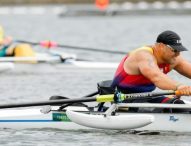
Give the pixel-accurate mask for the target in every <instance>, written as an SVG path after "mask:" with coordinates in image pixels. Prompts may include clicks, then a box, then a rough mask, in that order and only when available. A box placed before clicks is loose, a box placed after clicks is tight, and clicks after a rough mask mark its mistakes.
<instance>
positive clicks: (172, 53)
mask: <svg viewBox="0 0 191 146" xmlns="http://www.w3.org/2000/svg"><path fill="white" fill-rule="evenodd" d="M164 51H165V54H164V59H165V61H166V62H167V63H174V62H175V61H176V58H177V57H178V56H179V55H180V51H177V50H175V49H173V48H172V47H171V46H169V45H165V44H164Z"/></svg>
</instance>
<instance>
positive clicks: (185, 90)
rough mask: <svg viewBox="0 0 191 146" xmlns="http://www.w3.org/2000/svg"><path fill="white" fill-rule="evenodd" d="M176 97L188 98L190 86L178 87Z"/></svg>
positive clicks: (190, 90)
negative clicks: (183, 96)
mask: <svg viewBox="0 0 191 146" xmlns="http://www.w3.org/2000/svg"><path fill="white" fill-rule="evenodd" d="M177 91H178V96H182V95H185V96H190V95H191V86H187V85H179V86H178V88H177Z"/></svg>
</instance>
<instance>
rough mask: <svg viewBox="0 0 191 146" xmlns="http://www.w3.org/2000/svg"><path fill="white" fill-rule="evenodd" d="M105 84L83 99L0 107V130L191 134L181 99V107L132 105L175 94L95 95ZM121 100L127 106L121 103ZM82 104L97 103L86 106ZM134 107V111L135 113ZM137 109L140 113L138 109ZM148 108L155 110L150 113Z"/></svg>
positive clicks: (189, 106) (57, 98)
mask: <svg viewBox="0 0 191 146" xmlns="http://www.w3.org/2000/svg"><path fill="white" fill-rule="evenodd" d="M109 83H110V81H103V82H100V83H98V91H96V92H94V93H91V94H88V95H86V96H84V97H83V98H75V99H69V98H67V97H63V96H53V97H51V98H50V100H48V101H38V102H26V103H12V104H3V105H0V109H1V110H0V128H13V129H26V128H56V129H62V130H80V129H92V128H95V129H106V130H152V131H156V130H157V131H176V132H191V128H190V126H187V125H189V124H190V121H191V116H190V110H191V102H189V101H186V100H184V103H185V104H159V103H158V104H156V103H155V104H154V103H132V101H135V100H145V99H152V98H155V97H158V96H164V95H179V96H180V95H181V94H180V92H179V91H165V92H159V93H158V92H148V93H132V94H123V93H120V92H115V93H113V94H104V95H97V94H98V93H100V92H101V91H103V90H105V93H106V88H107V87H108V85H109ZM107 90H108V89H107ZM108 91H109V90H108ZM110 91H111V90H110ZM111 92H112V91H111ZM102 93H103V92H102ZM95 95H97V96H95ZM85 97H86V98H85ZM124 100H125V101H126V102H127V103H122V101H124ZM84 102H98V103H101V104H98V106H93V107H90V106H88V105H85V104H84ZM104 102H109V103H111V102H112V104H111V105H110V106H108V105H107V106H103V104H102V103H104ZM39 106H42V107H39ZM7 108H8V109H7ZM17 108H19V109H17ZM132 108H134V109H132ZM137 108H138V110H136V109H137ZM141 108H143V109H144V110H140V109H141ZM147 108H149V110H148V109H147ZM152 108H154V109H157V110H150V109H152ZM158 109H160V110H158ZM164 109H168V112H163V111H166V110H164ZM177 109H181V110H179V111H178V110H177ZM177 111H178V112H177Z"/></svg>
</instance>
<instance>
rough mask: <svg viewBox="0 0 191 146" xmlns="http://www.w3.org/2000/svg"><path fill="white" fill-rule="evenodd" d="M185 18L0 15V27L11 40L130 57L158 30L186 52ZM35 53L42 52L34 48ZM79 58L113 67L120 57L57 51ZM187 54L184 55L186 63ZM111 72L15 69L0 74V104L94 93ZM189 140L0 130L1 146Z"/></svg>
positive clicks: (185, 138) (186, 138)
mask: <svg viewBox="0 0 191 146" xmlns="http://www.w3.org/2000/svg"><path fill="white" fill-rule="evenodd" d="M190 23H191V16H189V15H179V16H176V15H174V16H172V15H166V16H160V15H157V16H152V15H149V16H117V17H88V16H86V17H62V18H60V17H58V16H56V15H49V14H45V15H28V14H26V15H12V14H7V15H0V24H2V25H3V26H4V28H5V31H6V34H7V35H11V36H13V38H14V40H17V39H19V40H28V41H34V42H39V41H43V40H54V41H56V42H58V43H60V44H64V45H73V46H83V47H90V48H91V47H92V48H100V49H108V50H121V51H127V52H128V51H130V50H132V49H134V48H137V47H140V46H143V45H147V44H153V43H154V42H155V40H156V37H157V35H158V34H159V33H160V32H162V31H164V30H174V31H176V32H177V33H178V34H180V36H181V37H182V42H183V44H184V45H185V46H186V47H187V48H188V49H189V50H190V48H191V43H190V35H191V25H190ZM35 49H36V50H38V51H42V52H43V51H45V49H44V48H40V47H35ZM57 49H58V50H60V51H65V52H69V53H75V54H77V55H78V57H79V58H84V59H89V60H95V61H109V62H119V61H120V60H121V58H122V57H123V55H117V54H107V53H95V52H91V51H90V52H87V51H79V50H70V49H63V48H57ZM190 55H191V53H190V51H188V52H184V53H183V56H185V57H186V58H187V59H188V60H191V58H190ZM114 72H115V69H82V68H76V67H68V66H66V65H64V64H57V65H53V64H37V65H26V64H24V65H19V64H18V65H16V68H15V70H13V71H11V72H8V73H2V74H0V77H1V80H0V91H1V94H0V100H1V103H14V102H24V101H39V100H46V99H48V98H49V97H50V96H52V95H62V96H66V97H70V98H77V97H81V96H83V95H86V94H88V93H91V92H94V91H96V84H97V82H99V81H102V80H108V79H112V77H113V75H114ZM170 75H171V77H172V78H174V79H176V80H178V81H180V82H184V83H187V84H189V85H191V82H190V80H189V79H186V78H184V77H181V76H179V75H177V73H175V72H173V73H171V74H170ZM190 138H191V135H190V134H188V133H187V134H183V133H161V134H159V135H135V134H131V133H129V132H127V131H123V132H121V131H104V130H102V131H100V130H98V131H97V130H94V131H60V130H53V129H47V130H35V129H34V130H13V129H3V130H0V144H1V145H3V146H12V145H14V146H52V145H68V146H75V145H79V146H90V145H99V146H107V145H110V146H123V145H132V146H133V145H136V146H142V145H143V146H152V145H160V146H164V145H168V146H175V145H177V146H179V145H181V146H187V145H190V142H191V139H190Z"/></svg>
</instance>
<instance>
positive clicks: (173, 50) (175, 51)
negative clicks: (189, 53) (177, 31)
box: [166, 45, 180, 53]
mask: <svg viewBox="0 0 191 146" xmlns="http://www.w3.org/2000/svg"><path fill="white" fill-rule="evenodd" d="M166 46H167V47H168V48H170V50H171V51H172V52H174V53H180V51H178V50H175V49H173V48H172V47H171V46H169V45H166Z"/></svg>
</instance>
